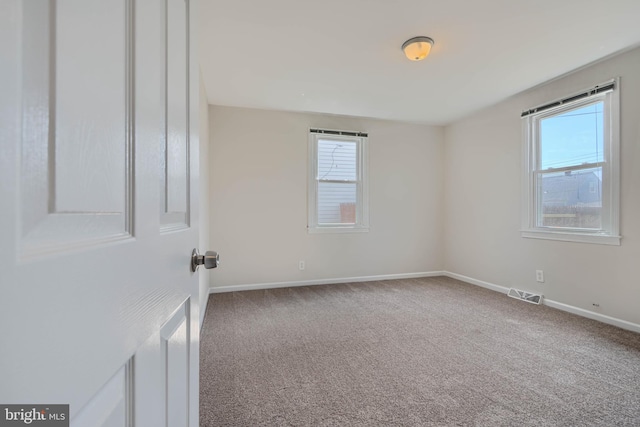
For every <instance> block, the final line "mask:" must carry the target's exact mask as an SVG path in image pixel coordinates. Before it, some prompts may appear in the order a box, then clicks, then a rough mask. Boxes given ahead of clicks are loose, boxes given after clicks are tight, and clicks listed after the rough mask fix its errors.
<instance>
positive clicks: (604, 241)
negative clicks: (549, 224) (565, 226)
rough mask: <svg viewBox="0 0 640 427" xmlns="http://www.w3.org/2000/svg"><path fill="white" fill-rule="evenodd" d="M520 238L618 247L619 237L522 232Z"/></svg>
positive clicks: (534, 231)
mask: <svg viewBox="0 0 640 427" xmlns="http://www.w3.org/2000/svg"><path fill="white" fill-rule="evenodd" d="M520 234H521V236H522V237H524V238H528V239H545V240H560V241H563V242H576V243H594V244H599V245H611V246H620V239H621V237H620V236H611V235H608V234H592V233H572V232H568V231H547V230H522V231H521V232H520Z"/></svg>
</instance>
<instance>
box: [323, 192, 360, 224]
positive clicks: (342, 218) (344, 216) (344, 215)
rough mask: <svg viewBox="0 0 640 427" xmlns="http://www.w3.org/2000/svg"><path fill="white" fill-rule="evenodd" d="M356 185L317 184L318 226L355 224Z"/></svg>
mask: <svg viewBox="0 0 640 427" xmlns="http://www.w3.org/2000/svg"><path fill="white" fill-rule="evenodd" d="M355 222H356V184H353V183H344V184H342V183H333V182H318V224H355Z"/></svg>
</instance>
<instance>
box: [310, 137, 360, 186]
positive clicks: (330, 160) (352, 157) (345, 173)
mask: <svg viewBox="0 0 640 427" xmlns="http://www.w3.org/2000/svg"><path fill="white" fill-rule="evenodd" d="M356 176H357V175H356V143H355V142H352V141H335V140H323V139H320V140H318V179H327V180H347V181H355V180H356Z"/></svg>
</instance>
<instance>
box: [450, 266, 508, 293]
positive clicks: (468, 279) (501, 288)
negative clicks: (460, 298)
mask: <svg viewBox="0 0 640 427" xmlns="http://www.w3.org/2000/svg"><path fill="white" fill-rule="evenodd" d="M442 273H443V275H444V276H447V277H451V278H452V279H458V280H460V281H462V282H467V283H471V284H472V285H476V286H481V287H483V288H487V289H490V290H492V291H496V292H500V293H502V294H506V293H507V292H509V288H505V287H504V286H499V285H495V284H493V283H489V282H483V281H482V280H478V279H474V278H472V277H467V276H463V275H462V274H457V273H451V272H450V271H443V272H442Z"/></svg>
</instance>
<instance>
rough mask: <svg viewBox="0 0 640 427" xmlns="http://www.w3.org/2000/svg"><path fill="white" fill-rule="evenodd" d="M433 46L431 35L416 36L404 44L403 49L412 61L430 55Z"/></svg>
mask: <svg viewBox="0 0 640 427" xmlns="http://www.w3.org/2000/svg"><path fill="white" fill-rule="evenodd" d="M432 46H433V39H432V38H431V37H414V38H412V39H409V40H407V41H406V42H404V43H403V44H402V50H403V51H404V54H405V55H406V56H407V58H408V59H410V60H411V61H421V60H423V59H424V58H426V57H427V55H429V52H431V47H432Z"/></svg>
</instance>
